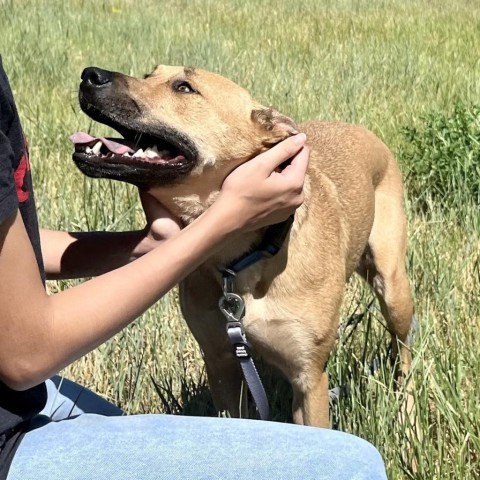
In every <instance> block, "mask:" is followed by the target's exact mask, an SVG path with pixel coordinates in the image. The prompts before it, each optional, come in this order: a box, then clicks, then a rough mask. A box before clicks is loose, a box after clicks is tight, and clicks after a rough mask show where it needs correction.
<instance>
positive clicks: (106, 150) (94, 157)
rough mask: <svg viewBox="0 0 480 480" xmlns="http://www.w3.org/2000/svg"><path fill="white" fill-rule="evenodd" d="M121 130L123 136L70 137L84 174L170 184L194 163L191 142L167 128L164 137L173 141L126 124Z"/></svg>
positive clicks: (141, 183)
mask: <svg viewBox="0 0 480 480" xmlns="http://www.w3.org/2000/svg"><path fill="white" fill-rule="evenodd" d="M119 131H120V134H121V135H123V137H124V138H104V137H95V136H92V135H89V134H88V133H84V132H77V133H74V134H73V135H72V136H71V137H70V141H71V142H72V143H73V144H74V146H75V153H74V154H73V160H74V161H75V163H76V164H77V166H78V167H79V168H80V170H81V171H82V172H83V173H84V174H85V175H88V176H90V177H95V178H111V179H113V180H121V181H124V182H128V183H133V184H135V185H139V186H149V185H156V184H169V183H172V182H175V181H178V180H179V179H180V178H181V177H183V176H184V175H186V174H188V172H189V171H191V169H192V168H193V166H194V164H195V159H196V155H195V153H196V152H195V149H194V147H193V145H192V144H191V142H189V140H188V139H187V138H184V137H183V136H182V135H180V134H178V132H173V131H171V130H169V129H168V128H167V127H166V128H165V136H166V137H167V138H170V137H171V138H172V139H173V140H172V141H171V142H170V141H168V140H167V139H165V138H161V137H159V136H154V135H151V134H149V133H139V132H137V131H133V130H129V129H127V128H125V127H123V128H121V130H119ZM177 145H178V146H177ZM182 145H183V146H184V150H181V146H182Z"/></svg>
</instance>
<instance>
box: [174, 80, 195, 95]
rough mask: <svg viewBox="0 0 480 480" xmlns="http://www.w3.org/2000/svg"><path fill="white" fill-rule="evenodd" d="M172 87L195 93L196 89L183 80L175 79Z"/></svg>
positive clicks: (183, 91) (180, 90)
mask: <svg viewBox="0 0 480 480" xmlns="http://www.w3.org/2000/svg"><path fill="white" fill-rule="evenodd" d="M173 89H174V90H175V91H176V92H181V93H197V91H196V90H195V89H194V88H193V87H192V86H191V85H190V84H189V83H188V82H186V81H185V80H177V81H176V82H174V83H173Z"/></svg>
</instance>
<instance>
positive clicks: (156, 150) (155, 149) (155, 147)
mask: <svg viewBox="0 0 480 480" xmlns="http://www.w3.org/2000/svg"><path fill="white" fill-rule="evenodd" d="M152 150H153V151H154V152H155V153H156V154H157V155H158V147H157V146H156V145H154V146H153V148H152Z"/></svg>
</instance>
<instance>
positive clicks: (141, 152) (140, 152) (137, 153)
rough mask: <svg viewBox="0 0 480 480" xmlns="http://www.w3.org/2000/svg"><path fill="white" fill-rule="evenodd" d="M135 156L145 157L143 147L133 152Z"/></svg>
mask: <svg viewBox="0 0 480 480" xmlns="http://www.w3.org/2000/svg"><path fill="white" fill-rule="evenodd" d="M133 156H134V157H143V156H144V153H143V149H141V148H140V150H137V151H136V152H135V153H134V154H133Z"/></svg>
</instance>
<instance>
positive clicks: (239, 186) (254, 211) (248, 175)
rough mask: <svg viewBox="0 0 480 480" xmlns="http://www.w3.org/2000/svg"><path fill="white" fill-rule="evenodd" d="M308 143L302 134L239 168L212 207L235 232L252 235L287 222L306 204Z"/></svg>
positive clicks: (227, 181) (226, 181)
mask: <svg viewBox="0 0 480 480" xmlns="http://www.w3.org/2000/svg"><path fill="white" fill-rule="evenodd" d="M305 141H306V136H305V134H303V133H300V134H298V135H295V136H293V137H289V138H287V139H286V140H283V141H282V142H281V143H279V144H277V145H275V146H274V147H273V148H271V149H270V150H268V151H266V152H264V153H262V154H260V155H258V156H257V157H255V158H253V159H252V160H250V161H248V162H246V163H244V164H242V165H240V166H239V167H238V168H236V169H235V170H234V171H233V172H232V173H230V175H228V177H227V178H226V179H225V181H224V182H223V185H222V189H221V191H220V195H219V197H218V198H217V200H216V201H215V203H214V205H213V206H212V207H213V208H216V209H217V213H218V214H219V215H221V216H222V218H230V219H231V223H229V224H230V225H231V226H232V228H233V229H234V230H242V231H252V230H256V229H258V228H261V227H264V226H266V225H272V224H275V223H280V222H282V221H284V220H286V219H287V218H288V217H289V216H290V215H291V214H292V213H293V212H294V211H295V210H296V209H297V208H298V207H299V206H300V205H301V204H302V203H303V200H304V195H303V183H304V180H305V172H306V170H307V166H308V160H309V156H310V150H309V148H308V147H307V146H305ZM287 160H290V162H289V163H288V165H287V166H286V167H285V168H283V169H281V168H280V166H281V165H282V163H284V162H286V161H287Z"/></svg>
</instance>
